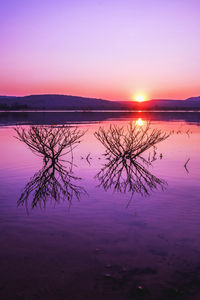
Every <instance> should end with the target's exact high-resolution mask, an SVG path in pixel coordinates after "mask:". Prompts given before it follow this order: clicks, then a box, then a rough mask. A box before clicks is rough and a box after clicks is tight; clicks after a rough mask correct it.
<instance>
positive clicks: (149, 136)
mask: <svg viewBox="0 0 200 300" xmlns="http://www.w3.org/2000/svg"><path fill="white" fill-rule="evenodd" d="M94 135H95V137H96V138H97V139H98V140H99V141H100V142H101V143H102V144H103V145H104V147H105V148H106V151H105V153H104V156H105V157H106V158H107V159H108V162H107V163H106V164H105V165H104V166H103V168H102V169H101V171H100V172H99V173H98V174H97V175H96V178H97V179H98V180H99V181H100V186H103V188H104V189H105V190H108V189H110V188H112V187H113V188H114V190H116V191H118V192H123V193H125V192H131V193H132V196H133V194H134V193H135V192H137V193H140V194H142V195H149V192H150V191H151V190H153V189H157V188H158V187H161V188H162V189H163V188H164V186H165V185H166V182H165V181H164V180H162V179H159V178H158V177H156V176H154V175H153V174H151V173H150V172H149V170H148V169H147V168H148V167H149V166H150V165H151V164H152V162H153V161H155V160H156V159H157V157H156V154H157V152H156V147H155V145H156V144H157V143H159V142H161V141H163V140H165V139H167V138H168V137H169V135H170V134H166V133H163V132H162V131H161V130H156V129H154V130H151V128H150V124H147V126H146V127H144V128H141V127H138V126H136V125H132V123H130V124H129V126H128V127H126V128H124V127H120V126H116V125H115V126H112V125H111V126H110V127H109V129H108V130H105V129H104V128H102V127H100V128H99V130H98V131H97V132H95V134H94ZM150 148H153V157H152V158H151V157H150V155H149V157H148V159H146V158H144V157H143V156H142V155H141V154H142V153H144V152H145V151H147V150H148V149H150Z"/></svg>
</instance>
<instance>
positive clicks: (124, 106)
mask: <svg viewBox="0 0 200 300" xmlns="http://www.w3.org/2000/svg"><path fill="white" fill-rule="evenodd" d="M0 110H84V111H87V110H88V111H89V110H200V97H192V98H188V99H186V100H166V99H164V100H162V99H155V100H150V101H145V102H142V103H138V102H136V101H108V100H103V99H97V98H86V97H77V96H71V95H70V96H69V95H52V94H51V95H30V96H24V97H14V96H13V97H11V96H0Z"/></svg>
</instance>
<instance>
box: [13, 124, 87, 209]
mask: <svg viewBox="0 0 200 300" xmlns="http://www.w3.org/2000/svg"><path fill="white" fill-rule="evenodd" d="M15 131H16V133H17V136H16V138H17V139H18V140H20V141H21V142H24V143H25V144H26V145H27V146H28V147H29V149H30V150H31V151H32V152H33V153H34V154H36V155H39V156H41V157H42V158H43V167H42V168H41V170H39V171H38V172H36V173H35V175H34V176H33V177H32V179H31V180H30V181H29V182H28V183H27V184H26V186H25V188H24V191H23V192H22V194H21V196H20V198H19V200H18V205H25V206H26V208H27V210H28V199H29V197H30V196H31V195H32V203H31V207H32V208H34V207H36V206H40V207H41V208H44V207H45V206H46V202H47V200H50V201H52V200H54V202H55V203H59V202H60V201H62V200H63V201H64V200H68V201H69V203H71V201H72V199H73V198H74V197H76V198H77V199H79V197H80V195H81V194H82V193H86V191H85V190H84V188H83V187H81V186H79V185H78V184H76V182H77V181H79V180H80V179H81V178H79V177H76V176H74V175H73V172H72V169H73V166H74V164H73V150H74V148H75V147H77V145H78V144H79V143H80V141H81V138H82V137H83V135H84V134H85V132H84V131H81V130H79V129H78V128H77V127H70V126H66V125H63V126H30V127H29V129H25V128H23V127H16V128H15ZM64 155H65V159H62V157H63V156H64ZM66 157H67V159H66Z"/></svg>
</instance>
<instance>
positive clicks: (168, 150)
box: [0, 112, 200, 300]
mask: <svg viewBox="0 0 200 300" xmlns="http://www.w3.org/2000/svg"><path fill="white" fill-rule="evenodd" d="M100 128H102V129H100ZM131 128H132V129H131ZM16 129H17V131H16ZM145 129H147V131H146V132H145ZM131 130H132V131H131ZM144 132H145V133H144ZM143 133H144V134H143ZM156 135H157V138H155V136H156ZM66 137H67V140H65V138H66ZM159 138H160V140H159ZM69 139H71V142H69ZM137 139H138V140H137ZM154 139H155V140H154ZM61 141H62V142H61ZM157 141H158V142H157ZM0 143H1V147H0V157H1V165H0V220H1V229H0V230H1V247H0V257H1V275H0V299H28V300H30V299H31V300H32V299H73V300H74V299H75V300H76V299H77V300H79V299H104V300H106V299H116V300H117V299H200V234H199V232H200V196H199V195H200V183H199V182H200V113H199V112H190V113H189V112H104V113H102V112H93V113H91V112H1V113H0ZM120 143H121V144H120ZM131 145H134V146H135V148H134V149H136V148H137V149H138V150H137V151H136V150H134V151H133V149H132V148H131V147H132V146H131ZM62 146H63V152H61V153H59V149H60V148H61V147H62ZM126 147H128V148H126ZM124 148H126V149H129V150H130V151H125V150H124ZM52 149H53V151H52ZM141 149H142V150H141ZM61 150H62V149H61ZM61 150H60V151H61ZM140 150H141V151H140ZM136 152H137V153H136ZM52 153H53V154H52ZM62 154H64V155H63V156H61V155H62Z"/></svg>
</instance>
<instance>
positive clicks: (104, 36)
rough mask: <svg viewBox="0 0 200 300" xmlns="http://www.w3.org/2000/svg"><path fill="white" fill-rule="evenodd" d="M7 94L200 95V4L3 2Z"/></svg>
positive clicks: (2, 64) (161, 0) (0, 69)
mask: <svg viewBox="0 0 200 300" xmlns="http://www.w3.org/2000/svg"><path fill="white" fill-rule="evenodd" d="M0 28H1V29H0V41H1V46H0V94H1V95H5V94H7V95H26V94H36V93H62V94H73V95H82V96H91V97H101V98H105V99H116V100H118V99H122V100H130V99H132V98H133V97H134V96H135V95H136V94H138V93H142V94H143V93H144V94H145V95H146V97H147V98H174V99H184V98H187V97H189V96H197V95H199V94H200V75H199V73H200V1H199V0H138V1H134V0H132V1H131V0H123V1H122V0H121V1H117V0H115V1H114V0H110V1H109V0H107V1H105V0H103V1H101V0H99V1H95V0H93V1H92V0H88V1H84V0H82V1H78V0H71V1H69V0H65V1H64V0H52V1H50V0H34V1H32V0H0Z"/></svg>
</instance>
